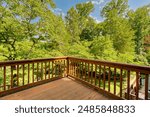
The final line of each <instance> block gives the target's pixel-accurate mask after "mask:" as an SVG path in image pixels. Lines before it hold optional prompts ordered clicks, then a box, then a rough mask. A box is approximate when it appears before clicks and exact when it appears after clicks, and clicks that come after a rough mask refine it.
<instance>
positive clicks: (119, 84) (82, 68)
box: [68, 57, 150, 99]
mask: <svg viewBox="0 0 150 117" xmlns="http://www.w3.org/2000/svg"><path fill="white" fill-rule="evenodd" d="M68 64H69V66H68V70H69V71H68V76H71V77H74V78H76V79H78V80H80V81H82V82H84V83H86V84H88V85H90V86H92V87H94V88H95V89H97V90H99V91H101V92H103V93H104V94H107V95H109V96H111V97H114V98H116V99H148V98H150V97H149V96H148V82H149V81H148V80H149V77H150V67H148V66H147V67H146V66H137V65H129V64H122V63H114V62H106V61H97V60H88V59H80V58H74V57H68ZM142 82H145V84H142ZM149 85H150V84H149Z"/></svg>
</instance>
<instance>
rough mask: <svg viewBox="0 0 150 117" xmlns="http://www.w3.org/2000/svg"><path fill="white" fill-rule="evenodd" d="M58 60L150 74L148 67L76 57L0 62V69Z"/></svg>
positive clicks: (149, 67)
mask: <svg viewBox="0 0 150 117" xmlns="http://www.w3.org/2000/svg"><path fill="white" fill-rule="evenodd" d="M60 59H74V60H80V61H83V62H87V63H94V64H101V65H106V66H109V67H115V68H121V69H127V70H133V71H134V70H135V71H139V72H144V73H148V74H150V66H140V65H133V64H126V63H119V62H109V61H100V60H91V59H84V58H77V57H66V56H65V57H54V58H44V59H31V60H15V61H4V62H0V67H2V66H11V65H18V64H28V63H35V62H46V61H53V60H60Z"/></svg>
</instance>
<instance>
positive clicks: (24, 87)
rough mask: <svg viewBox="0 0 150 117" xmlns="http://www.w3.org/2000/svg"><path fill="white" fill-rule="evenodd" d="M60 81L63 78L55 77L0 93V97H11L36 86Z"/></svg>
mask: <svg viewBox="0 0 150 117" xmlns="http://www.w3.org/2000/svg"><path fill="white" fill-rule="evenodd" d="M59 79H61V78H57V77H55V78H51V79H46V80H43V81H38V82H35V83H31V84H27V85H24V86H20V87H16V88H13V89H10V90H6V91H3V92H0V97H3V96H6V95H10V94H12V93H16V92H19V91H23V90H26V89H29V88H31V87H35V86H38V85H42V84H45V83H48V82H51V81H55V80H59Z"/></svg>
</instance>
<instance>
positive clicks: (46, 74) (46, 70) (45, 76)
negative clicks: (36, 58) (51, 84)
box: [45, 62, 47, 80]
mask: <svg viewBox="0 0 150 117" xmlns="http://www.w3.org/2000/svg"><path fill="white" fill-rule="evenodd" d="M46 75H47V67H46V62H45V80H46Z"/></svg>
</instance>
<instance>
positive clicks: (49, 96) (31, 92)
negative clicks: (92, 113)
mask: <svg viewBox="0 0 150 117" xmlns="http://www.w3.org/2000/svg"><path fill="white" fill-rule="evenodd" d="M109 99H112V98H110V97H108V96H107V95H103V94H101V93H99V92H97V91H95V90H94V89H92V88H90V87H88V86H86V85H85V84H82V83H80V82H78V81H75V80H74V79H70V78H62V79H59V80H56V81H52V82H49V83H46V84H43V85H39V86H36V87H33V88H30V89H26V90H23V91H20V92H17V93H13V94H10V95H7V96H4V97H1V98H0V100H109Z"/></svg>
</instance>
